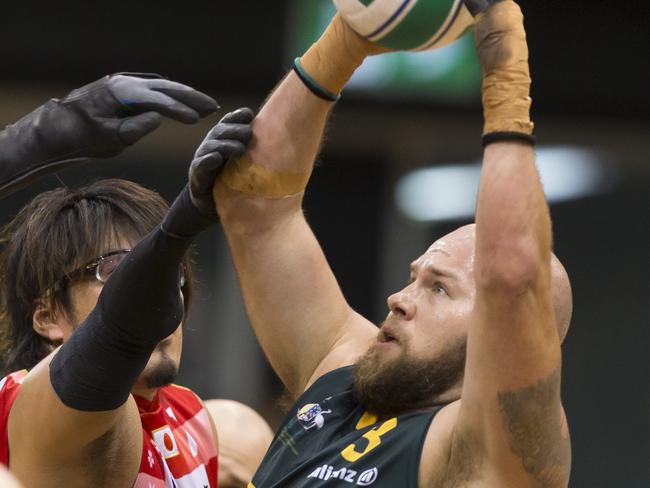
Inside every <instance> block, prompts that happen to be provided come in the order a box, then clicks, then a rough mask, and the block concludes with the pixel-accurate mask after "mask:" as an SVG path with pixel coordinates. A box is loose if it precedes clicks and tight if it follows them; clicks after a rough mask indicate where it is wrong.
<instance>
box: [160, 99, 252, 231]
mask: <svg viewBox="0 0 650 488" xmlns="http://www.w3.org/2000/svg"><path fill="white" fill-rule="evenodd" d="M254 117H255V115H254V113H253V111H252V110H251V109H249V108H240V109H238V110H235V111H234V112H230V113H228V114H226V115H225V116H224V117H223V118H222V119H221V120H220V121H219V123H218V124H217V125H215V126H214V127H213V128H212V129H211V130H210V132H208V135H207V136H206V137H205V139H203V142H202V143H201V145H200V146H199V148H198V149H197V150H196V153H195V154H194V160H193V161H192V164H191V165H190V169H189V174H188V185H187V186H186V187H185V188H184V189H183V191H182V192H181V193H180V195H178V197H177V198H176V200H175V201H174V203H173V204H172V206H171V208H170V209H169V211H168V212H167V215H166V216H165V219H164V220H163V223H162V229H163V231H164V232H165V233H166V234H168V235H173V236H177V237H191V236H194V235H196V234H198V233H199V232H201V231H202V230H203V229H205V228H206V227H208V226H209V225H210V224H212V223H214V222H217V220H218V216H217V211H216V207H215V203H214V197H213V196H212V188H213V187H214V183H215V181H216V179H217V176H219V173H220V172H221V169H222V168H223V166H224V164H226V162H227V161H228V159H230V158H238V157H240V156H241V155H243V154H244V153H245V152H246V147H247V145H248V142H249V141H250V139H251V137H252V135H253V129H252V127H251V122H252V121H253V118H254Z"/></svg>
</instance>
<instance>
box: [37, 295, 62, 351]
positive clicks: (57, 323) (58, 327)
mask: <svg viewBox="0 0 650 488" xmlns="http://www.w3.org/2000/svg"><path fill="white" fill-rule="evenodd" d="M60 318H61V314H60V313H56V311H54V310H53V309H52V307H51V305H49V304H48V303H46V302H45V301H43V300H37V301H36V307H35V308H34V314H33V315H32V324H33V325H32V327H34V330H35V331H36V333H37V334H38V335H40V336H41V337H43V338H44V339H47V340H48V342H50V343H51V344H53V345H55V346H60V345H61V344H62V343H63V338H64V333H63V326H64V324H61V320H60Z"/></svg>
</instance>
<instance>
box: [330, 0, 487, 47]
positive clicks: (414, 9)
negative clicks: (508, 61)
mask: <svg viewBox="0 0 650 488" xmlns="http://www.w3.org/2000/svg"><path fill="white" fill-rule="evenodd" d="M334 5H335V6H336V9H337V10H338V11H339V13H340V14H341V16H342V17H343V19H344V20H345V21H346V22H347V23H348V24H349V25H350V27H352V28H353V29H354V30H355V31H356V32H357V33H358V34H360V35H361V36H363V37H365V38H366V39H368V40H369V41H372V42H375V43H377V44H380V45H381V46H384V47H387V48H389V49H392V50H395V51H424V50H427V49H437V48H440V47H443V46H446V45H447V44H450V43H451V42H453V41H455V40H456V39H458V38H459V37H460V36H462V35H463V34H464V33H465V32H466V31H467V30H468V29H469V28H470V27H471V26H472V25H473V24H474V19H473V17H472V15H471V14H470V13H469V11H468V10H467V8H466V7H465V5H464V3H463V0H334Z"/></svg>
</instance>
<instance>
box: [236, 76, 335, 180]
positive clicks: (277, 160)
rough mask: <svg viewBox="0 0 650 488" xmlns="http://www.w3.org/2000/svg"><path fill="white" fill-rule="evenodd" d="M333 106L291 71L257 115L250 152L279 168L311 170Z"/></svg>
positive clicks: (257, 160) (259, 161) (254, 158)
mask: <svg viewBox="0 0 650 488" xmlns="http://www.w3.org/2000/svg"><path fill="white" fill-rule="evenodd" d="M332 107H333V104H332V103H331V102H327V101H325V100H323V99H320V98H318V97H317V96H315V95H314V94H313V93H312V92H310V91H309V90H308V89H307V87H305V85H304V84H303V82H302V81H301V80H300V79H299V78H298V76H297V75H296V74H295V73H294V72H291V73H289V74H288V75H287V77H286V78H285V79H284V80H283V81H282V82H281V83H280V85H279V86H278V87H277V89H276V90H275V91H274V92H273V93H272V94H271V96H270V97H269V99H268V101H267V102H266V103H265V104H264V107H263V108H262V110H261V111H260V113H259V115H258V116H257V118H256V119H255V122H254V125H253V134H254V140H255V143H254V145H253V147H252V148H251V149H250V151H249V152H248V156H249V157H250V158H251V160H252V161H253V162H254V163H255V164H260V165H262V166H265V167H267V168H269V169H272V170H275V171H286V172H292V173H311V171H312V168H313V164H314V160H315V158H316V155H317V152H318V150H319V148H320V144H321V140H322V136H323V131H324V128H325V123H326V121H327V117H328V115H329V113H330V110H331V109H332Z"/></svg>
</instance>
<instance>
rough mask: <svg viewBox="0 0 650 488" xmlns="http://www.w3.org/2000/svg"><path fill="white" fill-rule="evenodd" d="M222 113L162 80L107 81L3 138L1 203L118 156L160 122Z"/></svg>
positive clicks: (120, 77) (130, 76) (53, 105)
mask: <svg viewBox="0 0 650 488" xmlns="http://www.w3.org/2000/svg"><path fill="white" fill-rule="evenodd" d="M217 108H218V105H217V103H216V102H215V101H214V100H213V99H212V98H210V97H209V96H207V95H205V94H203V93H201V92H198V91H196V90H194V89H192V88H190V87H189V86H186V85H182V84H180V83H176V82H174V81H169V80H165V79H162V78H160V77H159V76H158V75H151V74H137V73H124V74H115V75H110V76H105V77H104V78H101V79H100V80H97V81H95V82H93V83H90V84H89V85H86V86H84V87H82V88H78V89H76V90H74V91H72V92H71V93H70V94H69V95H68V96H67V97H65V98H64V99H63V100H58V99H52V100H50V101H49V102H47V103H46V104H44V105H42V106H41V107H39V108H38V109H36V110H35V111H34V112H32V113H30V114H28V115H27V116H25V117H23V118H22V119H21V120H19V121H18V122H16V123H15V124H13V125H10V126H8V127H6V128H5V130H4V131H2V132H0V198H2V197H4V196H6V195H8V194H10V193H12V192H14V191H16V190H18V189H20V188H22V187H24V186H26V185H28V184H29V183H31V182H32V181H33V180H35V179H37V178H39V177H41V176H43V175H46V174H49V173H52V172H54V171H57V170H59V169H61V168H63V167H66V166H68V165H70V164H73V163H76V162H79V161H82V160H85V159H87V158H90V157H110V156H115V155H117V154H119V153H120V152H122V151H123V150H124V148H126V147H127V146H130V145H131V144H133V143H135V142H136V141H138V140H139V139H140V138H142V137H143V136H145V135H147V134H148V133H150V132H151V131H153V130H155V129H156V128H157V127H158V126H159V125H160V122H161V116H166V117H169V118H171V119H174V120H177V121H179V122H183V123H195V122H197V121H198V120H199V119H200V118H201V117H205V116H206V115H208V114H211V113H213V112H215V111H216V110H217Z"/></svg>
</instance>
